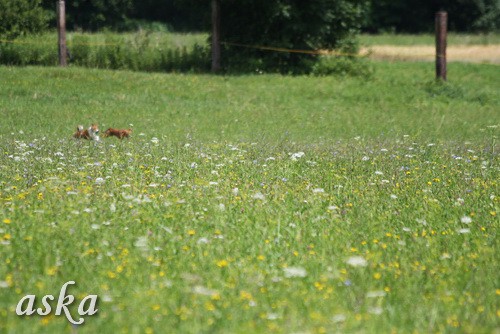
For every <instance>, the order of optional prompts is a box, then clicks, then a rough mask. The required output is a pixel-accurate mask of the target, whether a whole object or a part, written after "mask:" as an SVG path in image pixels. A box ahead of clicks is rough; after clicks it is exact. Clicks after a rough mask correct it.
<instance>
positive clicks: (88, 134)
mask: <svg viewBox="0 0 500 334" xmlns="http://www.w3.org/2000/svg"><path fill="white" fill-rule="evenodd" d="M73 137H74V138H77V139H88V140H95V141H99V126H98V125H97V124H92V125H91V126H90V127H89V128H88V129H83V126H82V125H78V126H77V127H76V132H75V133H74V134H73Z"/></svg>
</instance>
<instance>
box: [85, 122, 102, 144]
mask: <svg viewBox="0 0 500 334" xmlns="http://www.w3.org/2000/svg"><path fill="white" fill-rule="evenodd" d="M87 131H88V132H89V136H90V139H92V140H95V141H99V126H98V125H97V124H92V125H91V126H90V127H89V128H88V129H87Z"/></svg>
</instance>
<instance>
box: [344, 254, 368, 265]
mask: <svg viewBox="0 0 500 334" xmlns="http://www.w3.org/2000/svg"><path fill="white" fill-rule="evenodd" d="M346 263H347V264H348V265H350V266H352V267H366V266H367V265H368V262H367V261H366V260H365V259H364V258H363V257H362V256H351V257H350V258H348V259H347V260H346Z"/></svg>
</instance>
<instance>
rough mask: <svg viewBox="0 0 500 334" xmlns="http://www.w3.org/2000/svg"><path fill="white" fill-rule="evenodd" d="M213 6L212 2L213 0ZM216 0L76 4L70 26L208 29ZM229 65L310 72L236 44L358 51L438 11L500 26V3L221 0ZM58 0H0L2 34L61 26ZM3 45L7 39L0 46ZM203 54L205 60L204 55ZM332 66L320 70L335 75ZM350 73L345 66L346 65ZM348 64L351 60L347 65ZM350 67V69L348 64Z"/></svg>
mask: <svg viewBox="0 0 500 334" xmlns="http://www.w3.org/2000/svg"><path fill="white" fill-rule="evenodd" d="M212 1H213V0H212ZM212 1H210V0H141V1H139V0H71V1H66V14H67V15H66V16H67V22H66V26H67V28H68V29H69V30H75V31H99V30H103V29H108V30H113V31H131V30H132V31H133V30H137V29H140V28H142V29H143V30H151V29H163V30H175V31H206V32H209V31H210V23H211V2H212ZM217 1H218V2H219V4H220V13H221V14H220V17H221V25H220V27H221V28H220V38H221V40H222V41H224V42H225V45H224V50H223V51H224V67H225V68H226V69H232V70H236V71H238V70H243V71H248V70H249V69H252V70H255V69H258V70H263V71H279V72H289V71H292V72H296V73H304V72H305V73H307V72H311V71H312V70H314V68H315V67H316V69H317V66H318V60H320V58H321V57H320V56H318V55H314V54H303V53H302V54H301V53H293V52H268V51H266V50H259V49H258V48H246V47H234V45H235V44H243V45H247V46H250V45H264V46H273V47H276V48H283V49H299V50H324V49H335V50H338V51H340V52H342V53H344V54H354V53H355V52H356V49H357V45H356V39H355V36H356V34H358V33H359V32H360V31H364V32H373V33H377V32H396V33H401V32H409V33H419V32H430V31H432V30H433V29H434V13H435V12H436V11H438V10H446V11H448V17H449V30H451V31H457V32H491V31H498V30H499V29H500V1H499V0H399V1H393V0H307V1H304V0H274V1H270V0H217ZM56 3H57V1H55V0H0V37H1V38H2V39H5V38H15V37H16V36H18V35H19V34H23V33H29V32H40V31H43V30H44V29H46V28H48V27H50V26H51V25H52V26H55V24H56V20H55V15H56V14H55V12H56V11H55V7H56ZM0 43H1V42H0ZM200 57H201V56H200ZM337 60H338V59H336V60H335V62H334V63H328V64H326V65H325V66H326V67H327V68H326V69H325V68H321V69H320V72H328V71H330V70H332V69H333V70H336V69H337V68H338V66H339V65H338V64H339V62H338V61H337ZM342 64H343V65H342V66H341V70H342V71H344V70H345V68H346V66H345V64H346V63H342ZM348 64H350V62H349V63H348ZM349 66H350V65H349Z"/></svg>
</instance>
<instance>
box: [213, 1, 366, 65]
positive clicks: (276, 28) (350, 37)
mask: <svg viewBox="0 0 500 334" xmlns="http://www.w3.org/2000/svg"><path fill="white" fill-rule="evenodd" d="M366 8H367V7H366V1H365V0H308V1H303V0H276V1H268V0H221V40H222V41H223V42H226V48H225V51H224V52H223V62H225V64H226V66H229V67H233V68H238V67H240V68H242V69H245V70H248V69H250V68H252V67H254V70H255V69H260V70H264V71H280V72H299V73H300V72H308V71H309V70H310V68H311V67H312V66H313V64H314V62H315V61H316V60H317V59H318V57H317V56H315V55H311V54H302V53H294V52H273V51H268V50H262V49H258V48H255V47H254V46H266V47H274V48H285V49H297V50H319V49H340V50H345V51H347V52H354V51H356V43H355V35H356V33H357V32H358V31H359V29H360V27H361V25H362V23H363V18H364V15H365V12H366ZM236 44H239V45H245V46H244V47H243V46H237V45H236Z"/></svg>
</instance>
